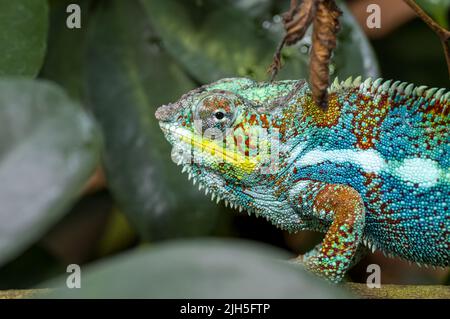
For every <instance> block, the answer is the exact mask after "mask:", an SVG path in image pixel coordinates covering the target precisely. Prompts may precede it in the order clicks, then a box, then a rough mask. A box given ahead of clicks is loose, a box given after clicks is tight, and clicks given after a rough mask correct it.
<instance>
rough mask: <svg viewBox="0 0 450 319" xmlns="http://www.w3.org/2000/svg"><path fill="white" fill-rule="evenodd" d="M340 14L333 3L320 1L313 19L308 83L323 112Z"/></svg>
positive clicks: (325, 106)
mask: <svg viewBox="0 0 450 319" xmlns="http://www.w3.org/2000/svg"><path fill="white" fill-rule="evenodd" d="M341 14H342V12H341V11H340V10H339V8H338V7H337V6H336V4H335V2H334V1H321V2H319V4H318V6H317V12H316V17H315V19H314V31H313V42H312V48H311V61H310V65H309V82H310V84H311V91H312V95H313V99H314V101H315V103H316V104H317V105H318V106H319V107H321V108H322V109H323V110H326V109H327V108H328V90H327V89H328V86H329V85H330V72H329V64H330V60H331V55H332V53H333V50H334V49H335V48H336V43H337V40H336V34H337V33H338V32H339V29H340V25H339V17H340V15H341Z"/></svg>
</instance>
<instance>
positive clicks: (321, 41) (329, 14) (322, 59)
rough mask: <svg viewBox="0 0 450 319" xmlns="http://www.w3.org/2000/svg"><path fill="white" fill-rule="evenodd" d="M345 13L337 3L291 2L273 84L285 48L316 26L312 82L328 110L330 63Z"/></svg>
mask: <svg viewBox="0 0 450 319" xmlns="http://www.w3.org/2000/svg"><path fill="white" fill-rule="evenodd" d="M341 14H342V12H341V11H340V10H339V8H338V7H337V5H336V4H335V1H334V0H304V1H303V2H302V3H301V4H300V5H298V3H297V1H296V0H291V6H290V9H289V11H288V12H286V13H284V14H283V23H284V28H285V30H286V34H285V36H284V37H283V39H282V40H281V42H280V44H279V45H278V47H277V50H276V51H275V55H274V57H273V62H272V64H271V66H270V68H269V72H270V73H271V81H272V80H273V79H274V78H275V76H276V75H277V73H278V71H279V70H280V68H281V50H282V49H283V47H284V46H285V45H293V44H295V43H297V42H298V41H299V40H301V39H302V38H303V37H304V36H305V33H306V30H307V29H308V27H309V26H310V25H311V24H313V35H312V37H313V44H312V49H311V58H310V59H311V61H310V66H309V69H310V72H309V73H310V78H309V82H310V86H311V91H312V95H313V99H314V102H315V103H316V104H317V105H318V106H319V107H321V108H322V109H323V110H326V109H327V107H328V93H327V88H328V86H329V83H330V75H329V64H330V59H331V54H332V52H333V50H334V49H335V48H336V34H337V32H338V31H339V27H340V25H339V16H340V15H341Z"/></svg>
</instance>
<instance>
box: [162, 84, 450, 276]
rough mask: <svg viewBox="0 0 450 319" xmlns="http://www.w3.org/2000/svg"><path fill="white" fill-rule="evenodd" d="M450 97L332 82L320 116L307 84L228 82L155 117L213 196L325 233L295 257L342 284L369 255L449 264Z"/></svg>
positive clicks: (279, 222)
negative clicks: (384, 254)
mask: <svg viewBox="0 0 450 319" xmlns="http://www.w3.org/2000/svg"><path fill="white" fill-rule="evenodd" d="M449 100H450V93H447V92H446V91H445V90H444V89H441V90H437V89H427V88H426V87H423V86H421V87H414V86H413V85H411V84H410V85H408V84H407V83H400V82H394V83H392V81H385V82H383V81H382V80H381V79H378V80H376V81H372V80H371V79H368V80H366V81H365V82H361V79H360V78H357V79H355V80H352V79H348V80H347V81H345V82H342V83H339V81H335V83H334V84H333V85H332V87H331V88H330V90H329V106H328V110H327V111H322V110H321V109H320V108H318V107H317V106H316V105H315V104H314V103H313V102H312V98H311V92H310V90H309V88H308V86H307V85H306V83H305V81H280V82H273V83H257V82H254V81H252V80H249V79H243V78H232V79H224V80H221V81H218V82H216V83H213V84H210V85H206V86H203V87H201V88H199V89H196V90H194V91H191V92H189V93H187V94H185V95H184V96H183V97H181V99H180V100H179V101H178V102H176V103H173V104H169V105H165V106H162V107H160V108H159V109H158V110H157V112H156V117H157V119H158V120H159V121H160V126H161V128H162V130H163V132H164V134H165V136H166V138H167V140H168V141H169V142H170V143H171V144H172V145H173V152H172V156H173V158H174V159H175V161H176V162H178V164H180V165H183V172H188V174H189V178H190V179H191V178H193V181H194V184H195V183H197V182H198V184H199V188H200V189H202V188H204V189H205V192H206V194H209V193H211V194H212V197H213V200H214V199H215V200H216V201H217V202H218V201H219V200H223V201H224V202H225V204H226V205H228V204H229V205H230V206H232V207H235V208H237V209H239V210H240V211H242V210H246V211H248V212H249V213H254V214H256V215H261V216H263V217H265V218H267V219H268V220H269V221H270V222H272V223H273V224H274V225H276V226H278V227H280V228H282V229H286V230H288V231H291V232H297V231H300V230H306V229H308V230H315V231H320V232H324V233H326V235H325V238H324V240H323V242H322V243H321V244H319V245H318V246H317V247H316V248H315V249H313V250H312V251H311V252H309V253H307V254H305V255H304V256H302V257H301V258H300V260H301V261H302V262H303V263H304V265H305V266H306V268H307V269H309V270H311V271H312V272H314V273H316V274H318V275H320V276H322V277H325V278H326V279H328V280H330V281H332V282H339V281H341V280H342V278H343V277H344V275H345V273H346V272H347V270H348V269H349V268H350V267H351V266H352V265H353V264H354V263H355V262H356V261H358V259H359V258H360V257H361V256H362V255H363V253H364V252H365V251H366V250H372V251H374V250H375V249H379V250H382V251H383V252H385V253H386V254H388V255H390V256H398V257H401V258H403V259H407V260H410V261H414V262H417V263H419V264H429V265H435V266H443V267H445V266H448V265H449V260H450V257H449V251H450V249H449V248H450V235H449V234H450V211H449V205H450V203H449V201H450V137H449V130H448V128H449V126H450V120H449V109H450V108H449V102H448V101H449ZM262 134H265V135H262ZM255 137H256V138H255Z"/></svg>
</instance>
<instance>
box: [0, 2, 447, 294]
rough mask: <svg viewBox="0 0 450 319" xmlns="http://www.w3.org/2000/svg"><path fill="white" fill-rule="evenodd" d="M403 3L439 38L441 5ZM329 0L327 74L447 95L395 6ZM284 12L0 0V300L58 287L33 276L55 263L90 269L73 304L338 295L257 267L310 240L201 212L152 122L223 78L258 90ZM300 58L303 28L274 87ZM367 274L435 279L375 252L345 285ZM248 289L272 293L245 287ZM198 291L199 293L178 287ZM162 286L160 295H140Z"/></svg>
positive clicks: (425, 49)
mask: <svg viewBox="0 0 450 319" xmlns="http://www.w3.org/2000/svg"><path fill="white" fill-rule="evenodd" d="M417 2H418V3H419V4H420V5H421V6H422V7H423V8H424V9H425V10H426V11H427V12H428V13H429V14H431V15H432V16H433V17H434V18H435V19H436V21H438V22H439V23H440V24H441V25H443V26H445V27H448V9H449V7H450V1H447V0H439V1H432V0H420V1H417ZM71 3H76V4H78V5H79V6H80V8H81V28H80V29H69V28H67V26H66V21H67V19H68V18H69V16H70V14H71V13H70V12H67V10H66V8H67V6H68V5H69V4H71ZM338 3H339V6H340V7H341V9H342V10H343V11H344V15H343V17H342V30H341V32H340V33H339V36H338V39H339V41H338V47H337V49H336V51H335V53H334V56H333V59H332V65H331V66H330V73H331V74H332V75H333V76H339V77H340V78H342V79H344V78H346V77H348V76H357V75H362V76H363V77H369V76H371V77H378V76H382V77H384V78H392V79H396V80H402V81H408V82H413V83H416V84H426V85H429V86H438V87H448V74H447V70H446V64H445V59H444V56H443V52H442V48H441V46H440V43H439V41H438V39H437V37H436V36H435V35H434V34H433V32H432V31H431V30H429V29H428V28H427V26H426V25H425V24H424V23H423V22H422V21H420V20H419V19H417V18H415V16H414V13H413V12H412V11H411V10H410V9H409V8H408V7H407V6H406V5H404V4H403V2H402V1H400V0H389V1H388V0H384V1H383V0H378V1H375V0H370V1H366V0H354V1H338ZM369 3H378V4H379V5H380V6H381V8H382V15H381V18H382V28H381V29H375V30H374V29H367V27H366V23H365V21H366V19H367V17H368V14H369V13H367V11H366V8H367V5H368V4H369ZM288 7H289V1H277V0H164V1H159V0H78V1H74V0H71V1H65V0H52V1H47V0H15V1H9V0H0V180H1V181H2V183H1V184H0V290H1V289H3V290H5V289H20V288H30V287H33V286H36V285H41V286H44V287H46V286H48V285H53V284H56V283H61V280H56V281H50V282H45V280H48V279H50V278H55V277H57V278H58V276H62V277H59V278H65V277H64V276H65V275H67V274H66V267H67V265H68V264H71V263H76V264H81V265H85V264H91V263H93V264H94V266H92V267H89V268H88V269H89V271H88V272H87V273H88V274H87V278H88V279H87V282H88V283H91V285H90V286H89V287H88V288H86V289H83V293H82V296H86V297H92V296H97V297H98V296H99V294H103V295H104V296H106V295H108V293H109V294H110V295H111V291H116V290H115V289H116V288H117V289H122V290H123V291H122V294H119V295H114V294H112V296H122V297H124V296H125V297H128V296H151V297H155V296H157V297H158V296H159V297H161V296H162V297H170V296H181V297H182V296H200V297H201V296H210V297H212V296H227V294H228V296H230V295H231V294H232V292H233V291H235V290H236V287H241V286H242V287H246V288H245V289H244V290H243V291H244V292H243V293H242V296H252V297H256V296H259V295H261V296H271V297H277V296H289V294H290V296H304V295H305V294H308V295H314V296H328V297H336V296H345V293H344V294H343V292H341V291H338V290H334V288H330V287H325V286H323V285H322V283H321V282H319V281H317V280H316V279H315V278H313V279H311V278H310V277H309V276H308V275H307V274H303V273H302V272H301V271H300V274H299V272H298V269H295V270H293V269H292V265H287V264H285V263H281V262H279V263H276V264H273V265H272V264H271V263H270V262H269V261H268V260H269V259H270V258H269V257H273V256H275V257H276V258H275V259H277V258H278V259H280V258H281V259H282V258H287V257H288V256H295V254H298V253H304V252H305V251H307V250H308V249H310V248H311V247H313V246H314V245H315V243H317V242H318V241H319V240H320V238H321V235H319V234H316V233H312V232H302V233H300V234H287V233H284V232H282V231H280V230H278V229H277V228H275V227H273V226H272V225H270V224H268V223H267V222H266V221H265V220H261V219H258V218H256V217H254V216H247V215H246V214H244V215H243V214H237V213H236V212H235V211H231V210H228V209H226V208H225V207H223V206H222V205H216V204H215V203H212V202H210V201H209V199H208V198H207V197H206V196H204V195H203V194H202V193H200V192H199V191H197V189H196V188H195V187H193V186H192V185H191V184H190V183H189V182H188V181H187V178H185V176H182V175H181V172H180V171H179V169H178V168H177V167H176V165H175V164H174V163H172V161H171V160H170V147H169V145H168V143H167V142H166V141H165V140H164V138H163V135H162V134H161V132H160V130H159V127H158V125H157V121H156V119H155V118H154V112H155V110H156V108H157V107H158V106H159V105H161V104H164V103H168V102H170V101H174V100H176V99H177V98H178V97H179V96H180V95H181V94H183V93H185V92H186V91H188V90H190V89H192V88H195V87H196V86H198V85H201V84H204V83H208V82H212V81H215V80H218V79H220V78H223V77H229V76H247V77H251V78H254V79H257V80H267V79H268V74H267V73H266V70H267V68H268V66H269V65H270V63H271V59H272V55H273V53H274V51H275V48H276V46H277V44H278V42H279V40H280V39H281V37H282V35H283V29H282V25H281V17H280V13H282V12H284V11H286V10H287V9H288ZM310 47H311V38H310V32H308V33H307V35H306V37H305V39H303V40H302V41H301V42H300V43H298V44H297V45H295V46H292V47H289V48H286V49H285V50H284V52H283V56H282V58H283V62H284V68H283V69H282V71H281V72H280V74H279V76H278V78H280V79H300V78H307V76H308V74H307V72H308V67H307V66H308V55H309V49H310ZM205 237H213V238H215V239H205ZM193 238H196V239H193ZM199 238H203V239H199ZM175 239H176V241H175V242H173V241H172V240H175ZM243 239H247V240H251V241H255V242H259V243H264V245H262V246H258V245H256V244H255V243H248V242H246V241H242V240H243ZM168 240H171V241H170V242H168V243H165V242H167V241H168ZM162 242H164V243H162ZM254 245H256V246H254ZM270 246H274V247H270ZM180 247H181V248H180ZM280 250H281V251H283V252H282V253H281V252H280ZM112 255H114V257H113V258H111V257H112ZM202 256H205V257H204V258H202ZM280 256H283V257H280ZM261 258H262V259H261ZM218 260H219V261H220V263H219V262H218ZM261 260H264V262H267V263H268V264H267V265H269V264H270V266H264V267H263V266H261V265H260V264H261ZM370 263H377V264H380V265H381V269H382V282H383V283H398V284H408V283H416V284H421V283H429V284H430V283H431V284H438V283H442V282H443V281H444V280H445V276H446V273H445V271H444V270H433V269H422V268H419V267H417V266H408V265H407V263H406V264H405V262H402V261H399V260H393V259H387V258H385V257H384V256H383V255H382V254H380V253H375V254H374V255H371V256H369V257H367V258H366V259H364V260H363V261H362V262H361V263H360V264H359V265H358V266H357V267H355V268H354V269H353V270H352V271H351V272H350V274H349V280H352V281H355V282H365V281H366V277H367V273H366V266H367V265H368V264H370ZM224 267H225V268H226V269H228V270H230V272H231V274H233V276H231V275H230V272H225V273H226V274H224V269H225V268H224ZM227 267H228V268H227ZM166 268H167V269H166ZM83 269H84V268H83ZM252 269H253V270H255V271H254V272H253V273H252V272H251V271H249V270H252ZM175 274H178V275H179V276H175ZM220 274H224V275H223V276H220ZM180 277H182V278H180ZM113 278H114V279H113ZM183 278H184V279H183ZM186 278H188V279H189V278H190V279H189V280H187V279H186ZM258 278H260V279H261V278H265V279H267V284H268V285H270V287H273V288H271V292H272V294H270V293H269V294H266V295H264V294H262V292H261V291H262V290H264V289H262V287H260V286H259V285H256V284H255V285H254V287H253V288H252V289H250V288H248V286H249V285H250V284H251V283H255V282H256V281H257V280H258ZM208 280H209V281H208ZM199 281H206V282H207V283H208V282H209V283H210V284H209V285H208V284H207V285H205V287H202V288H199V287H196V288H195V289H194V288H192V289H191V290H189V289H187V288H186V287H193V285H194V286H195V283H196V282H197V283H198V282H199ZM168 282H170V283H171V284H168V285H167V287H170V289H169V288H167V289H165V290H164V291H158V289H155V288H152V289H150V288H148V287H150V286H152V287H155V286H156V287H158V285H161V283H165V284H167V283H168ZM176 282H177V283H178V284H175V283H176ZM230 282H231V283H230ZM224 283H230V284H229V285H225V288H223V289H224V290H220V291H218V290H217V289H216V287H217V286H222V285H223V284H224ZM276 283H279V284H280V287H278V286H277V284H276ZM288 283H294V284H295V285H294V284H288ZM305 283H306V285H305ZM266 287H269V286H266ZM283 287H284V288H283ZM286 287H288V288H286ZM311 287H316V288H317V290H314V289H313V290H311ZM227 289H228V290H227ZM306 290H308V291H306ZM241 291H242V290H241ZM175 292H176V293H175ZM183 293H185V294H183ZM177 294H180V295H177ZM57 296H58V295H56V297H57Z"/></svg>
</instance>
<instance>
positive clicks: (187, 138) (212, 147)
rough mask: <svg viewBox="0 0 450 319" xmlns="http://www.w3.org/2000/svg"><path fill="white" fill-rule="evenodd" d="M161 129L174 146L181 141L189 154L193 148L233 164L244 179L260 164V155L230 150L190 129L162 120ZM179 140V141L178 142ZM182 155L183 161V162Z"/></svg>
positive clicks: (220, 160) (217, 159) (239, 176)
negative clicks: (247, 154) (244, 176)
mask: <svg viewBox="0 0 450 319" xmlns="http://www.w3.org/2000/svg"><path fill="white" fill-rule="evenodd" d="M160 126H161V129H162V130H163V132H164V133H165V134H166V136H167V137H168V139H170V140H171V141H170V142H171V143H172V144H173V145H174V146H176V145H177V146H178V147H179V146H180V143H179V142H181V143H182V144H183V146H184V147H181V148H182V149H184V151H186V153H187V154H191V153H192V152H191V151H192V150H195V151H198V152H199V153H200V154H201V155H202V156H205V157H209V158H213V159H214V162H215V163H227V164H229V165H232V166H233V167H234V168H235V169H236V171H237V172H240V174H238V176H236V177H237V178H239V179H242V177H243V175H244V174H251V173H252V172H254V171H255V169H256V168H257V166H258V161H259V157H258V156H256V157H254V158H251V157H249V156H245V155H242V154H241V153H239V152H238V151H237V150H229V149H227V148H226V147H224V145H223V144H222V145H220V143H217V142H216V141H214V140H210V139H206V138H202V137H201V136H199V135H196V134H194V133H193V132H191V131H190V130H187V129H184V128H181V127H173V126H171V125H169V124H168V123H164V122H160ZM177 142H178V143H177ZM183 160H184V159H183V158H182V157H181V161H182V162H183Z"/></svg>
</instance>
